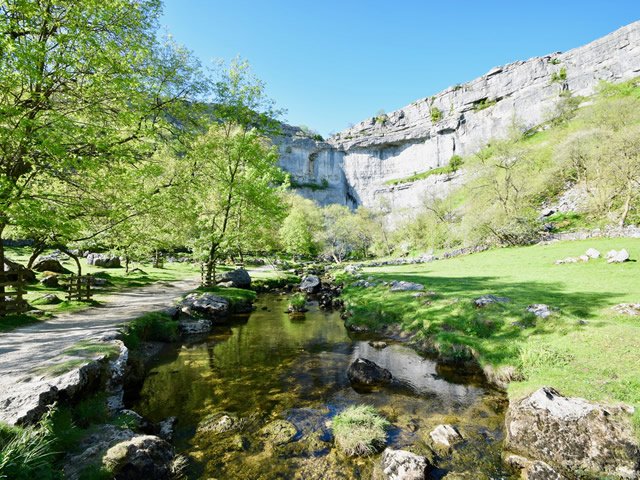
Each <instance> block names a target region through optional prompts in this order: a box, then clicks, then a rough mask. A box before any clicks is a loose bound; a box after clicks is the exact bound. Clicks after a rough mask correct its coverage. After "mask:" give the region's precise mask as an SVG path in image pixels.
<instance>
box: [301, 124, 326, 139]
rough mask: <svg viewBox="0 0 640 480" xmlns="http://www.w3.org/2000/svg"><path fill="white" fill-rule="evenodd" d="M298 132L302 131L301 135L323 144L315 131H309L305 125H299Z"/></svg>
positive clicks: (321, 137)
mask: <svg viewBox="0 0 640 480" xmlns="http://www.w3.org/2000/svg"><path fill="white" fill-rule="evenodd" d="M300 130H302V133H304V134H305V135H306V136H307V137H309V138H311V139H313V140H315V141H316V142H324V137H323V136H322V135H320V134H319V133H318V132H317V131H316V130H313V129H311V128H309V127H307V126H306V125H300Z"/></svg>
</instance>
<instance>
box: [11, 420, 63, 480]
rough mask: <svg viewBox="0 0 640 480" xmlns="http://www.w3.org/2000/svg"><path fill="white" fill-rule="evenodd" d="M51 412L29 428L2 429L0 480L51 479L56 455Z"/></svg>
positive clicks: (54, 474) (54, 475)
mask: <svg viewBox="0 0 640 480" xmlns="http://www.w3.org/2000/svg"><path fill="white" fill-rule="evenodd" d="M51 416H52V412H51V411H49V412H48V413H47V414H45V416H44V417H43V418H42V420H41V421H40V423H39V424H38V425H36V426H32V427H24V428H18V427H15V428H11V427H6V426H5V427H2V429H1V430H2V434H1V439H0V478H3V479H4V478H6V479H11V480H32V479H35V478H37V479H43V480H47V479H54V478H57V474H56V473H55V471H54V469H53V465H52V463H53V460H54V456H55V452H54V450H53V445H54V437H53V433H52V422H51Z"/></svg>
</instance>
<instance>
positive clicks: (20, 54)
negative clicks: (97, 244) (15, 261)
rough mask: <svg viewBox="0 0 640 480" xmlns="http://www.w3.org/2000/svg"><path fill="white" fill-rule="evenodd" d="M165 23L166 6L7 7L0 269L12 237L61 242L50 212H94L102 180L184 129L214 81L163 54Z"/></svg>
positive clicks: (0, 130) (45, 3)
mask: <svg viewBox="0 0 640 480" xmlns="http://www.w3.org/2000/svg"><path fill="white" fill-rule="evenodd" d="M159 15H160V2H159V0H141V1H140V0H113V1H108V2H104V1H97V0H76V1H73V2H71V1H64V2H52V1H50V0H6V1H4V2H2V3H1V4H0V32H1V33H0V118H1V119H2V120H0V265H1V264H2V263H3V261H4V250H3V248H2V238H3V235H4V234H5V232H6V231H7V229H8V228H9V227H13V228H25V229H27V230H29V229H33V228H34V227H37V229H38V230H40V229H42V230H49V231H52V232H53V231H55V232H56V233H58V234H59V232H60V231H63V230H64V226H63V222H62V221H61V220H62V219H63V218H64V217H62V218H60V217H54V216H53V215H51V212H56V213H60V212H62V213H64V214H68V213H69V211H68V209H71V210H73V209H74V208H75V209H81V208H83V207H82V205H80V206H78V202H77V200H74V199H78V198H80V199H81V202H88V203H91V202H90V200H87V198H90V197H91V195H99V193H98V192H96V191H90V188H94V187H95V186H96V185H99V182H97V180H98V179H99V178H100V175H104V174H105V173H107V172H110V171H111V169H112V168H115V167H117V166H130V167H134V166H135V165H137V164H138V163H139V162H141V161H143V160H145V159H147V158H149V157H150V156H151V155H152V154H153V152H154V151H155V149H156V148H157V145H158V144H159V143H161V142H162V141H163V140H164V139H165V138H166V137H167V136H171V135H172V134H175V133H176V132H178V131H180V130H184V127H185V126H186V125H188V123H189V120H188V118H187V117H185V116H184V113H185V107H186V104H185V102H184V100H186V99H188V98H194V97H196V96H198V95H199V94H201V93H203V92H204V91H205V90H206V79H203V80H200V78H202V77H201V76H200V75H199V73H198V67H197V64H195V63H193V62H192V61H191V60H190V56H189V54H188V52H186V51H184V50H182V49H180V48H177V47H176V46H175V45H172V44H170V43H167V44H160V43H159V41H158V38H157V35H156V29H157V28H156V27H157V23H158V18H159ZM87 193H90V194H91V195H86V194H87ZM73 203H75V204H76V206H75V207H72V204H73ZM27 212H31V213H34V215H29V214H27ZM47 212H49V215H47ZM125 215H126V214H125ZM72 223H73V222H72ZM76 227H77V225H74V226H73V228H72V229H76ZM0 293H1V292H0ZM0 296H1V295H0Z"/></svg>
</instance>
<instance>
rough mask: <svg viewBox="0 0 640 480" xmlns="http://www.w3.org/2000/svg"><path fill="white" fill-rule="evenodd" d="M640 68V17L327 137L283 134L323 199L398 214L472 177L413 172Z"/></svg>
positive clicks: (292, 163)
mask: <svg viewBox="0 0 640 480" xmlns="http://www.w3.org/2000/svg"><path fill="white" fill-rule="evenodd" d="M637 76H640V21H638V22H635V23H632V24H630V25H627V26H625V27H623V28H620V29H619V30H616V31H615V32H613V33H611V34H609V35H607V36H605V37H603V38H600V39H599V40H596V41H594V42H591V43H589V44H588V45H585V46H583V47H579V48H576V49H573V50H570V51H568V52H565V53H553V54H550V55H546V56H543V57H536V58H532V59H530V60H527V61H520V62H515V63H511V64H509V65H505V66H502V67H495V68H493V69H491V70H490V71H489V72H487V73H486V74H485V75H483V76H481V77H479V78H477V79H475V80H472V81H470V82H467V83H465V84H460V85H455V86H452V87H450V88H448V89H446V90H444V91H443V92H440V93H438V94H436V95H434V96H432V97H427V98H423V99H420V100H417V101H415V102H413V103H412V104H410V105H407V106H406V107H404V108H401V109H400V110H396V111H395V112H391V113H389V114H385V115H380V116H378V117H373V118H369V119H367V120H365V121H363V122H360V123H359V124H357V125H354V126H353V127H351V128H349V129H347V130H344V131H342V132H340V133H338V134H336V135H334V136H333V137H331V138H329V139H327V140H326V141H319V140H317V139H314V138H313V137H312V136H310V135H308V134H305V133H304V132H303V131H302V130H301V129H299V128H296V127H289V126H286V127H285V128H284V131H283V135H282V136H281V137H280V138H278V139H277V140H276V143H277V145H278V147H279V149H280V153H281V158H280V164H281V166H282V167H283V168H284V169H285V170H287V171H288V172H290V173H291V177H292V180H293V181H294V186H296V188H298V190H299V192H300V193H301V194H302V195H303V196H305V197H308V198H311V199H313V200H316V201H317V202H318V203H320V204H322V205H326V204H329V203H339V204H344V205H348V206H351V207H356V206H360V205H364V206H368V207H375V206H379V205H384V206H386V208H389V209H390V210H391V211H393V212H394V214H402V212H407V211H410V210H411V209H413V208H414V207H416V206H417V205H418V204H419V203H420V202H421V201H422V199H423V198H424V196H425V195H432V196H443V195H446V194H447V193H448V192H449V191H451V189H452V188H455V187H456V186H458V185H460V184H461V183H462V182H464V170H461V171H460V172H459V173H456V174H453V175H452V174H440V175H431V176H428V177H427V178H425V179H423V180H419V181H413V182H399V183H398V184H396V185H391V184H390V181H392V180H399V179H403V178H407V177H409V176H411V175H413V174H415V173H422V172H427V171H429V170H432V169H434V168H438V167H441V166H444V165H447V164H448V162H449V161H450V159H451V157H452V156H453V155H461V156H465V155H470V154H473V153H475V152H477V151H478V150H479V149H481V148H482V147H484V146H485V145H486V144H487V143H488V142H489V141H490V140H491V139H495V138H503V137H505V136H506V135H507V134H508V132H509V130H510V128H511V127H512V126H513V125H514V124H515V125H517V126H518V127H521V128H525V129H528V128H532V127H535V126H537V125H540V124H541V123H543V122H545V121H546V120H548V119H550V118H552V117H553V116H554V114H555V112H556V111H557V109H558V104H559V102H561V101H562V100H563V99H564V98H566V96H568V95H580V96H588V95H590V94H592V93H594V91H595V89H596V88H597V86H598V84H599V82H600V81H601V80H605V81H608V82H620V81H624V80H628V79H631V78H634V77H637Z"/></svg>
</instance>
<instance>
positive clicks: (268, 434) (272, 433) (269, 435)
mask: <svg viewBox="0 0 640 480" xmlns="http://www.w3.org/2000/svg"><path fill="white" fill-rule="evenodd" d="M297 434H298V430H297V429H296V427H295V425H294V424H293V423H291V422H288V421H286V420H275V421H273V422H271V423H268V424H267V425H265V426H264V427H262V429H261V430H260V436H261V437H262V439H263V440H264V441H265V442H267V443H271V444H273V445H284V444H285V443H289V442H290V441H291V440H293V439H294V438H295V436H296V435H297Z"/></svg>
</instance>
